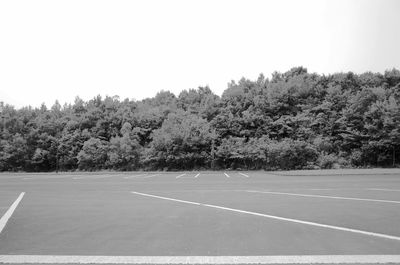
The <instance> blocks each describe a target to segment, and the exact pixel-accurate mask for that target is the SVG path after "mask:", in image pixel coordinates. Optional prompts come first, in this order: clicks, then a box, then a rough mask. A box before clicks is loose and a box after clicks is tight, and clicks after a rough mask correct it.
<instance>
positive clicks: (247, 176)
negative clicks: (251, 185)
mask: <svg viewBox="0 0 400 265" xmlns="http://www.w3.org/2000/svg"><path fill="white" fill-rule="evenodd" d="M239 174H240V175H242V176H245V177H246V178H250V177H249V175H246V174H243V173H240V172H239Z"/></svg>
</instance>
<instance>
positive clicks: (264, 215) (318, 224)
mask: <svg viewBox="0 0 400 265" xmlns="http://www.w3.org/2000/svg"><path fill="white" fill-rule="evenodd" d="M131 193H133V194H137V195H142V196H147V197H153V198H157V199H163V200H169V201H175V202H181V203H187V204H193V205H198V206H204V207H210V208H216V209H220V210H226V211H231V212H237V213H245V214H250V215H255V216H260V217H265V218H269V219H275V220H280V221H286V222H291V223H297V224H304V225H311V226H316V227H322V228H328V229H333V230H339V231H345V232H351V233H356V234H362V235H367V236H374V237H380V238H385V239H392V240H397V241H400V237H398V236H392V235H387V234H380V233H374V232H368V231H363V230H358V229H353V228H347V227H341V226H334V225H327V224H321V223H315V222H310V221H303V220H299V219H292V218H286V217H280V216H276V215H269V214H263V213H257V212H250V211H245V210H239V209H234V208H229V207H223V206H217V205H213V204H204V203H198V202H191V201H185V200H179V199H173V198H168V197H162V196H157V195H152V194H147V193H141V192H136V191H131Z"/></svg>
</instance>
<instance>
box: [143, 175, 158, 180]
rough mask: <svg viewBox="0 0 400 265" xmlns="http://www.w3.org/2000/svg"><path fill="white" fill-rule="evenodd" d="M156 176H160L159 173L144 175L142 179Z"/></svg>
mask: <svg viewBox="0 0 400 265" xmlns="http://www.w3.org/2000/svg"><path fill="white" fill-rule="evenodd" d="M156 176H160V174H154V175H150V176H145V177H143V178H142V179H147V178H152V177H156Z"/></svg>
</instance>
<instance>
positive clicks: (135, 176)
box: [124, 174, 147, 179]
mask: <svg viewBox="0 0 400 265" xmlns="http://www.w3.org/2000/svg"><path fill="white" fill-rule="evenodd" d="M146 175H147V174H141V175H134V176H129V177H124V179H132V178H137V177H142V176H146Z"/></svg>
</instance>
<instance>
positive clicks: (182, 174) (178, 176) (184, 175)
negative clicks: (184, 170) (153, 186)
mask: <svg viewBox="0 0 400 265" xmlns="http://www.w3.org/2000/svg"><path fill="white" fill-rule="evenodd" d="M185 175H186V174H181V175H179V176H176V177H175V178H177V179H178V178H180V177H183V176H185Z"/></svg>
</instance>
